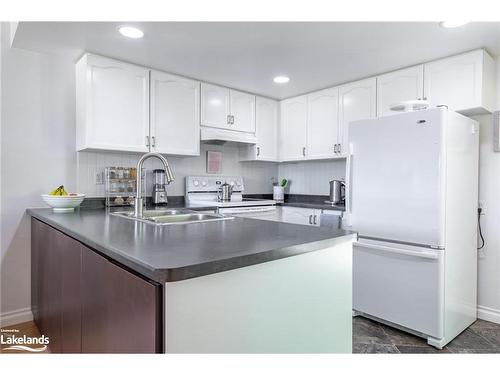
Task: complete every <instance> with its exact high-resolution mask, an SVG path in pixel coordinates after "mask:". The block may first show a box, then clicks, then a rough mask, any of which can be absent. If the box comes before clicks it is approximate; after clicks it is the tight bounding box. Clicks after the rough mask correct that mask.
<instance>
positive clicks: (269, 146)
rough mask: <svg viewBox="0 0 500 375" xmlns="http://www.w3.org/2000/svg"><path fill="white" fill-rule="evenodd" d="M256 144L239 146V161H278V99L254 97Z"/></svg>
mask: <svg viewBox="0 0 500 375" xmlns="http://www.w3.org/2000/svg"><path fill="white" fill-rule="evenodd" d="M255 118H256V127H255V130H256V131H255V135H256V136H257V144H256V145H254V146H243V147H240V161H249V160H262V161H278V101H276V100H273V99H268V98H263V97H260V96H257V97H256V99H255Z"/></svg>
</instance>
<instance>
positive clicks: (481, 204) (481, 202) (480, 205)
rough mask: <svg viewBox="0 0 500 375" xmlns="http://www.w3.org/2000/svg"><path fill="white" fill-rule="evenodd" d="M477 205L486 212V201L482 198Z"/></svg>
mask: <svg viewBox="0 0 500 375" xmlns="http://www.w3.org/2000/svg"><path fill="white" fill-rule="evenodd" d="M477 206H478V208H480V209H481V211H483V214H484V201H482V200H480V201H479V202H477Z"/></svg>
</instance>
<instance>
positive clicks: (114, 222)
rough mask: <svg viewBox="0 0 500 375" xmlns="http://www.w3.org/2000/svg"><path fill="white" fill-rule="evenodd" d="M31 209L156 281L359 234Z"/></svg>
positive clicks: (276, 225) (254, 223)
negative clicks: (153, 221)
mask: <svg viewBox="0 0 500 375" xmlns="http://www.w3.org/2000/svg"><path fill="white" fill-rule="evenodd" d="M198 209H200V208H199V207H198ZM27 212H28V214H29V215H31V216H32V217H34V218H36V219H38V220H40V221H42V222H44V223H46V224H48V225H50V226H52V227H54V228H56V229H58V230H60V231H61V232H63V233H65V234H67V235H69V236H70V237H73V238H74V239H76V240H78V241H80V242H82V243H83V244H85V245H87V246H88V247H90V248H93V249H95V250H97V251H98V252H100V253H102V254H104V255H105V256H107V257H109V258H111V259H113V260H115V261H116V262H118V263H121V264H123V265H124V266H126V267H129V268H131V269H132V270H134V271H136V272H138V273H140V274H142V275H144V276H145V277H147V278H149V279H152V280H155V281H158V282H173V281H179V280H184V279H189V278H193V277H199V276H203V275H208V274H212V273H217V272H222V271H227V270H231V269H235V268H240V267H245V266H249V265H253V264H259V263H263V262H268V261H272V260H276V259H280V258H285V257H289V256H293V255H298V254H301V253H306V252H310V251H315V250H320V249H324V248H326V247H330V246H333V245H335V244H336V243H339V242H341V241H345V240H347V239H352V238H353V237H354V236H355V233H353V232H350V231H344V230H339V229H329V228H318V227H312V226H303V225H296V224H287V223H280V222H270V221H263V220H256V219H248V218H235V219H232V220H225V221H219V222H209V223H196V224H186V225H170V226H155V225H151V224H145V223H140V222H135V221H133V220H127V219H124V218H120V217H116V216H112V215H109V214H108V213H106V210H104V209H77V210H75V212H73V213H54V212H53V211H52V209H50V208H36V209H28V210H27Z"/></svg>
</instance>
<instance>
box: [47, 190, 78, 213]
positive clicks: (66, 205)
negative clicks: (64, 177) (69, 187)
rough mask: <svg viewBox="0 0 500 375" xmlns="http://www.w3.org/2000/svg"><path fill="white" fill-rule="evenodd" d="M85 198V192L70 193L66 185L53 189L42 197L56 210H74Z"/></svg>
mask: <svg viewBox="0 0 500 375" xmlns="http://www.w3.org/2000/svg"><path fill="white" fill-rule="evenodd" d="M84 198H85V194H78V193H68V192H67V191H66V190H65V189H64V186H63V185H61V186H59V187H58V188H57V189H54V190H52V191H51V192H50V193H49V194H42V199H43V200H44V202H45V203H47V204H48V205H49V206H50V207H52V209H53V210H54V212H72V211H74V210H75V207H78V206H79V205H80V204H81V203H82V202H83V199H84Z"/></svg>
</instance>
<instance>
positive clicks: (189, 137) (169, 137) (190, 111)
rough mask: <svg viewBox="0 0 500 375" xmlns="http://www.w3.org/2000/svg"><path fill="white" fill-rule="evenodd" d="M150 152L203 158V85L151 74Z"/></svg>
mask: <svg viewBox="0 0 500 375" xmlns="http://www.w3.org/2000/svg"><path fill="white" fill-rule="evenodd" d="M151 151H156V152H159V153H162V154H174V155H199V154H200V83H199V82H197V81H193V80H190V79H186V78H183V77H178V76H175V75H171V74H166V73H163V72H158V71H151Z"/></svg>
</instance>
